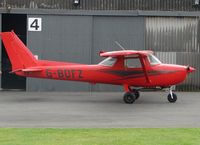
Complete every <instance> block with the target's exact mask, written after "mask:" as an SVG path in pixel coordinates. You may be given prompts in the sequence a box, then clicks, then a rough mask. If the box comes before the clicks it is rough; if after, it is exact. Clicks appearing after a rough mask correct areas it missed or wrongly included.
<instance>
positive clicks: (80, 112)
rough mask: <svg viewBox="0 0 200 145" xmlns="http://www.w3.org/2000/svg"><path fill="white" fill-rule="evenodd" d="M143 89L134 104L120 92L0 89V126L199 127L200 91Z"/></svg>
mask: <svg viewBox="0 0 200 145" xmlns="http://www.w3.org/2000/svg"><path fill="white" fill-rule="evenodd" d="M177 95H178V101H177V102H176V103H173V104H171V103H168V101H167V97H166V96H167V93H166V92H142V93H141V97H140V98H139V100H137V101H136V102H135V103H134V104H131V105H130V104H125V103H124V102H123V100H122V96H123V93H69V92H4V91H1V92H0V127H48V128H54V127H58V128H77V127H81V128H91V127H92V128H114V127H116V128H119V127H120V128H121V127H123V128H124V127H125V128H126V127H139V128H140V127H200V93H198V92H193V93H191V92H190V93H188V92H177Z"/></svg>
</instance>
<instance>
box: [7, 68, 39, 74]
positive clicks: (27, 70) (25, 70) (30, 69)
mask: <svg viewBox="0 0 200 145" xmlns="http://www.w3.org/2000/svg"><path fill="white" fill-rule="evenodd" d="M20 71H22V72H40V71H42V69H40V68H26V69H16V70H14V71H11V72H10V73H15V72H20Z"/></svg>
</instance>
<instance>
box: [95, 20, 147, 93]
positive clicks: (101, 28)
mask: <svg viewBox="0 0 200 145" xmlns="http://www.w3.org/2000/svg"><path fill="white" fill-rule="evenodd" d="M93 23H94V24H93V49H92V51H93V52H92V63H98V62H100V61H101V60H102V58H101V57H99V56H98V53H99V51H100V50H104V51H111V50H121V48H120V47H119V46H117V45H116V44H115V41H118V42H119V43H120V44H121V45H122V46H123V47H125V48H126V49H135V50H140V49H143V48H144V29H143V28H144V18H142V17H97V16H96V17H94V20H93ZM121 88H122V87H110V86H108V85H101V84H100V85H95V86H93V89H92V90H93V91H119V90H122V89H121Z"/></svg>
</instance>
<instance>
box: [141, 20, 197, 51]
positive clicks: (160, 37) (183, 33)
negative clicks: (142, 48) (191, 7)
mask: <svg viewBox="0 0 200 145" xmlns="http://www.w3.org/2000/svg"><path fill="white" fill-rule="evenodd" d="M198 29H199V28H198V19H196V18H184V17H181V18H178V17H147V18H146V38H145V40H146V48H147V49H148V48H152V49H153V50H155V51H164V52H168V51H169V52H171V51H176V52H198V53H199V52H200V47H199V46H200V45H199V44H200V43H199V39H198V37H197V36H198V35H199V30H198Z"/></svg>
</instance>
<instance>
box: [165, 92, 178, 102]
mask: <svg viewBox="0 0 200 145" xmlns="http://www.w3.org/2000/svg"><path fill="white" fill-rule="evenodd" d="M167 99H168V101H169V102H170V103H175V102H176V100H177V96H176V94H174V93H172V96H171V94H169V95H168V96H167Z"/></svg>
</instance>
